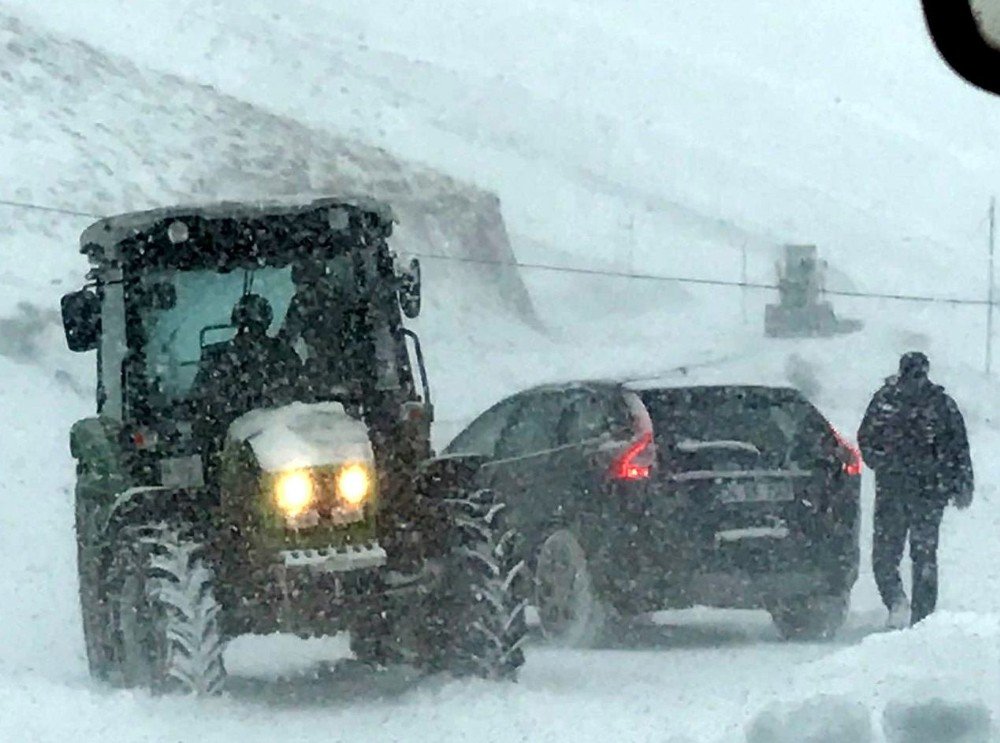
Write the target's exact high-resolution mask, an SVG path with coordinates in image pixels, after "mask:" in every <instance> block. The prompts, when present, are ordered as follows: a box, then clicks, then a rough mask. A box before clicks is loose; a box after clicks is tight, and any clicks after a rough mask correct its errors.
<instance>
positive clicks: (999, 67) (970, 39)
mask: <svg viewBox="0 0 1000 743" xmlns="http://www.w3.org/2000/svg"><path fill="white" fill-rule="evenodd" d="M921 2H922V5H923V10H924V19H925V20H926V22H927V30H928V32H929V33H930V36H931V39H932V40H933V42H934V46H936V47H937V50H938V52H939V53H940V54H941V56H942V57H943V58H944V61H945V62H946V63H947V64H948V66H949V67H951V69H952V70H953V71H954V72H955V73H956V74H958V75H960V76H961V77H963V78H965V80H966V81H968V82H970V83H972V84H973V85H975V86H977V87H979V88H982V89H983V90H988V91H990V92H991V93H994V94H1000V0H957V1H956V0H921Z"/></svg>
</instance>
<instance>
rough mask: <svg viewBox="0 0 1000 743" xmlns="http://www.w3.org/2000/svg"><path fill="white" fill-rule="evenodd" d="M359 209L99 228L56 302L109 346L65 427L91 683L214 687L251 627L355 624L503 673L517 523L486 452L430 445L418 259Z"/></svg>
mask: <svg viewBox="0 0 1000 743" xmlns="http://www.w3.org/2000/svg"><path fill="white" fill-rule="evenodd" d="M392 225H393V216H392V213H391V211H390V210H389V208H388V207H387V206H385V205H383V204H379V203H376V202H373V201H366V200H334V199H325V200H319V201H314V202H312V203H309V204H307V205H296V206H266V205H258V204H253V205H244V204H221V205H218V206H211V207H192V208H170V209H161V210H155V211H147V212H141V213H134V214H126V215H122V216H118V217H112V218H109V219H104V220H101V221H99V222H97V223H96V224H94V225H92V226H91V227H90V228H88V229H87V230H86V231H85V232H84V233H83V236H82V238H81V246H82V252H83V253H84V254H85V255H86V256H87V258H88V260H89V262H90V264H91V267H92V268H91V271H90V273H89V274H88V277H87V283H86V285H85V286H84V288H83V289H82V290H80V291H77V292H73V293H70V294H67V295H65V296H64V297H63V299H62V317H63V324H64V329H65V332H66V339H67V343H68V345H69V347H70V349H71V350H72V351H76V352H88V351H96V352H97V354H96V355H97V395H96V397H97V401H96V402H97V415H96V416H95V417H90V418H85V419H83V420H80V421H78V422H77V423H76V424H74V426H73V428H72V431H71V433H70V448H71V452H72V455H73V457H74V458H75V459H76V462H77V485H76V535H77V549H78V552H77V554H78V566H79V587H80V606H81V612H82V618H83V630H84V638H85V641H86V650H87V659H88V663H89V669H90V673H91V675H92V676H93V677H95V678H97V679H101V680H104V681H107V682H109V683H112V684H115V685H120V686H125V687H143V688H148V689H151V690H153V691H156V692H169V691H182V692H183V691H187V692H193V693H200V694H211V693H215V692H218V691H220V690H221V689H222V688H223V686H224V682H225V667H224V663H223V649H224V646H225V643H226V641H227V640H229V639H231V638H233V637H236V636H239V635H245V634H269V633H273V632H290V633H295V634H298V635H300V636H303V637H311V636H322V635H331V634H334V633H338V632H343V631H346V632H348V633H349V634H350V639H351V649H352V651H353V652H354V655H355V656H356V658H357V659H358V661H360V662H363V663H365V664H371V665H373V666H379V667H380V666H384V665H387V664H390V663H397V662H399V663H408V664H411V665H414V666H416V667H418V668H420V669H422V670H424V671H427V672H447V673H451V674H455V675H460V676H478V677H484V678H491V679H512V678H514V677H515V676H516V674H517V670H518V668H519V667H520V665H521V664H522V663H523V655H522V651H521V644H522V642H523V639H524V636H525V632H526V630H525V623H524V607H523V606H522V605H520V604H518V603H517V602H516V601H515V599H514V596H515V595H516V594H517V590H516V587H515V584H516V583H517V582H518V580H519V578H518V576H519V574H520V572H521V569H520V566H519V565H518V564H516V563H515V559H514V557H513V556H514V555H515V554H516V546H515V540H516V535H515V534H514V533H513V532H512V531H511V530H509V529H508V528H507V527H506V526H505V520H504V511H503V504H502V503H501V502H500V501H499V500H498V499H497V497H496V496H495V495H494V494H493V493H492V492H491V491H488V490H483V489H481V488H479V487H477V486H476V484H475V482H476V473H477V470H478V467H479V466H480V464H481V463H480V462H479V461H477V460H476V459H474V458H447V457H446V458H440V459H435V458H434V457H433V453H432V451H431V446H430V424H431V420H432V417H433V408H432V406H431V403H430V394H429V389H428V385H427V381H426V375H425V372H424V364H423V357H422V354H421V351H420V344H419V340H418V338H417V336H416V334H415V333H414V332H412V331H411V330H409V329H407V328H406V327H405V325H404V316H405V317H410V318H412V317H415V316H416V315H417V314H418V313H419V310H420V271H419V264H418V263H416V262H415V261H413V262H411V263H410V264H409V265H408V266H403V265H401V263H400V262H399V260H398V258H397V256H396V255H395V254H394V253H393V252H392V251H391V250H390V248H389V245H388V237H389V236H390V234H391V231H392Z"/></svg>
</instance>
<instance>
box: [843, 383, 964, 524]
mask: <svg viewBox="0 0 1000 743" xmlns="http://www.w3.org/2000/svg"><path fill="white" fill-rule="evenodd" d="M858 446H859V447H860V448H861V454H862V456H863V457H864V460H865V463H866V464H867V465H868V466H869V467H870V468H872V469H873V470H875V473H876V475H877V477H878V480H879V484H880V485H885V484H890V485H896V486H899V487H901V488H905V489H906V490H910V491H914V492H917V491H919V492H920V493H922V494H923V496H924V497H930V498H936V499H940V500H941V501H942V502H947V501H948V500H954V501H955V502H956V503H957V504H959V505H962V506H966V505H968V504H969V502H971V499H972V489H973V476H972V461H971V458H970V456H969V441H968V437H967V435H966V431H965V421H964V420H963V418H962V413H961V412H960V411H959V409H958V406H957V405H956V404H955V401H954V400H953V399H952V398H951V397H950V396H949V395H948V394H947V393H945V391H944V389H943V388H942V387H940V386H938V385H936V384H933V383H932V382H931V381H930V380H928V379H927V378H926V377H916V378H900V377H898V376H896V377H890V378H889V379H887V380H886V383H885V384H884V385H883V386H882V388H881V389H879V391H878V392H876V393H875V396H874V397H873V398H872V400H871V402H870V403H869V405H868V409H867V410H866V411H865V416H864V419H863V420H862V421H861V427H860V429H859V430H858Z"/></svg>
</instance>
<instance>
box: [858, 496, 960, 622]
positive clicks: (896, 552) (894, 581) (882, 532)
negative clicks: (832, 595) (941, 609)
mask: <svg viewBox="0 0 1000 743" xmlns="http://www.w3.org/2000/svg"><path fill="white" fill-rule="evenodd" d="M921 490H922V489H921V488H913V489H909V490H908V491H907V490H905V489H903V488H899V487H896V486H894V487H878V489H877V490H876V494H875V538H874V543H873V545H872V570H873V572H874V573H875V583H876V585H878V590H879V593H880V594H881V595H882V602H883V603H884V604H885V605H886V607H887V608H889V609H891V608H892V607H893V605H895V604H896V603H897V602H898V601H900V600H901V599H903V598H905V596H906V594H905V592H904V590H903V581H902V579H901V578H900V577H899V563H900V561H901V560H902V559H903V545H904V544H905V543H906V536H907V534H909V537H910V560H911V561H912V564H913V600H912V601H911V602H910V624H911V625H912V624H916V623H917V622H919V621H920V620H921V619H923V618H924V617H926V616H927V615H928V614H930V613H931V612H933V611H934V607H935V605H936V604H937V593H938V567H937V548H938V532H939V530H940V527H941V517H942V515H943V513H944V504H943V503H941V502H940V500H939V499H936V498H933V497H928V496H927V494H925V493H923V492H921Z"/></svg>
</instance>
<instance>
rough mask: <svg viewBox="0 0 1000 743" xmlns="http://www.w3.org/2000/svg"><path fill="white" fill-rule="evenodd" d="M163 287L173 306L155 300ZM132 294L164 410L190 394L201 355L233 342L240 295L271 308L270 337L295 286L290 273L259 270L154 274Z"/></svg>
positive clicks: (151, 378) (150, 370)
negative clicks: (258, 299)
mask: <svg viewBox="0 0 1000 743" xmlns="http://www.w3.org/2000/svg"><path fill="white" fill-rule="evenodd" d="M165 287H172V292H171V293H172V295H173V296H172V302H169V303H163V302H161V301H158V300H157V297H162V296H163V295H164V294H165V291H164V289H165ZM136 291H137V292H138V293H139V296H140V299H139V304H140V307H141V309H140V316H141V326H142V331H143V336H144V338H143V341H144V342H143V343H142V347H143V350H144V354H145V359H144V360H145V369H146V375H147V377H148V382H149V384H150V385H151V387H152V388H153V390H155V394H157V395H158V396H159V397H160V398H161V399H162V401H163V402H164V403H167V404H169V403H172V402H175V401H177V400H179V399H183V398H185V397H186V396H187V395H188V393H189V392H190V390H191V387H192V384H193V383H194V380H195V377H196V375H197V373H198V369H199V365H200V363H201V361H202V357H203V355H204V352H205V349H206V348H211V347H213V346H215V347H217V346H218V345H219V344H223V343H226V342H228V341H229V340H231V339H232V338H233V336H234V335H235V332H236V330H235V328H234V326H233V324H232V313H233V308H234V307H235V306H236V304H237V302H238V301H239V300H240V298H241V297H242V296H243V295H244V294H248V293H253V294H256V295H258V296H260V297H263V298H264V300H266V301H267V303H268V304H269V305H270V308H271V312H272V313H273V319H272V322H271V324H270V327H269V328H268V330H267V334H268V335H270V336H273V335H275V334H276V333H277V331H278V329H279V328H280V327H281V325H282V323H283V321H284V318H285V315H286V314H287V312H288V307H289V304H290V302H291V299H292V296H293V294H294V285H293V282H292V276H291V269H290V268H288V267H285V268H271V267H264V268H259V269H254V270H252V271H242V270H236V271H231V272H228V273H220V272H216V271H209V270H194V271H161V272H155V273H151V274H147V275H145V276H143V277H142V279H141V280H140V283H139V286H138V287H137V289H136ZM147 298H148V299H147Z"/></svg>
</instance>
